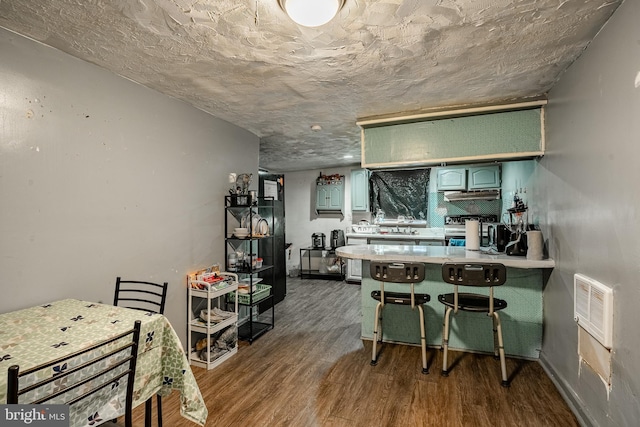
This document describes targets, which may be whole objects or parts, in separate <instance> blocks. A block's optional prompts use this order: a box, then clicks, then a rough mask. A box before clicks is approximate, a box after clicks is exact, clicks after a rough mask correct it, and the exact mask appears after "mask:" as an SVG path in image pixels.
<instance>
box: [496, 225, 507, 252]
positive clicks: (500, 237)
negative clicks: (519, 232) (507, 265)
mask: <svg viewBox="0 0 640 427" xmlns="http://www.w3.org/2000/svg"><path fill="white" fill-rule="evenodd" d="M495 233H496V234H495V237H494V239H495V242H496V250H497V251H498V252H504V250H505V248H506V247H507V244H508V243H509V242H510V241H511V230H509V227H507V226H506V225H504V224H498V225H497V226H496V231H495Z"/></svg>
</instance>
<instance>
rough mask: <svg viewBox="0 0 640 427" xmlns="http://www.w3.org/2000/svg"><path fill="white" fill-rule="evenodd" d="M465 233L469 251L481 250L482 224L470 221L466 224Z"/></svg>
mask: <svg viewBox="0 0 640 427" xmlns="http://www.w3.org/2000/svg"><path fill="white" fill-rule="evenodd" d="M464 232H465V236H464V238H465V240H466V246H467V250H470V251H477V250H479V249H480V223H479V222H478V221H475V220H468V221H466V222H465V223H464Z"/></svg>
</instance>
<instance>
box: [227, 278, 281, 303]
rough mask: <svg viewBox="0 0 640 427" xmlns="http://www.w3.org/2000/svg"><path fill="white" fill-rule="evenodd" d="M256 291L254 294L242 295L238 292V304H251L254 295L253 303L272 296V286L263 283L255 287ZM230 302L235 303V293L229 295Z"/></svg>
mask: <svg viewBox="0 0 640 427" xmlns="http://www.w3.org/2000/svg"><path fill="white" fill-rule="evenodd" d="M255 287H256V290H255V292H254V293H253V294H241V293H239V292H238V303H239V304H251V299H250V298H251V296H252V295H253V303H254V304H255V303H256V302H258V301H260V300H263V299H265V298H266V297H268V296H269V295H270V294H271V285H263V284H262V283H258V284H257V285H255ZM229 300H230V301H235V300H236V298H235V292H233V293H231V294H229Z"/></svg>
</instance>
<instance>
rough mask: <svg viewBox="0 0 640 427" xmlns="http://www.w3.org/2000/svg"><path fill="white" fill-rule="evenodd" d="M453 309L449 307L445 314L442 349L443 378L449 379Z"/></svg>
mask: <svg viewBox="0 0 640 427" xmlns="http://www.w3.org/2000/svg"><path fill="white" fill-rule="evenodd" d="M452 311H453V309H452V308H451V307H447V311H445V313H444V322H443V325H442V348H443V350H444V352H443V353H442V373H441V374H442V376H443V377H448V376H449V370H448V365H447V356H448V354H449V326H450V325H449V321H450V319H451V312H452Z"/></svg>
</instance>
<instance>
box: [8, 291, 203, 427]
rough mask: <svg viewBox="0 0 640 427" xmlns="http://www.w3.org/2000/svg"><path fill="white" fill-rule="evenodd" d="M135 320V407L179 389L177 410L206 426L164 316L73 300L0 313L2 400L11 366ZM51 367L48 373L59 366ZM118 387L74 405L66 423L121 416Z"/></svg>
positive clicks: (56, 353)
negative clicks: (137, 332) (137, 342)
mask: <svg viewBox="0 0 640 427" xmlns="http://www.w3.org/2000/svg"><path fill="white" fill-rule="evenodd" d="M136 320H141V321H142V325H141V332H140V346H139V350H138V364H137V369H136V377H135V382H134V402H133V405H134V406H137V405H139V404H141V403H143V402H145V401H146V400H147V399H148V398H149V397H151V396H153V395H154V394H156V393H158V394H160V395H163V396H166V395H168V394H170V393H171V390H173V389H175V390H179V391H180V402H181V407H180V414H181V415H182V416H183V417H184V418H186V419H188V420H191V421H193V422H195V423H198V424H200V425H204V424H205V421H206V419H207V407H206V405H205V404H204V401H203V399H202V395H201V394H200V389H199V388H198V384H197V383H196V380H195V378H194V376H193V372H191V368H190V367H189V362H188V360H187V358H186V356H185V354H184V351H183V348H182V344H181V343H180V340H179V339H178V337H177V335H176V333H175V331H174V330H173V327H172V326H171V324H170V323H169V321H168V320H167V319H166V317H164V316H162V315H160V314H149V313H145V312H143V311H139V310H131V309H126V308H122V307H114V306H112V305H106V304H98V303H92V302H87V301H80V300H74V299H67V300H62V301H56V302H52V303H50V304H44V305H42V306H36V307H31V308H27V309H24V310H19V311H14V312H11V313H6V314H0V403H6V392H7V369H8V368H9V366H11V365H19V366H20V369H21V370H24V369H28V368H31V367H34V366H38V365H40V364H42V363H44V362H46V361H49V360H53V359H57V358H59V357H63V356H65V355H67V354H71V353H73V352H75V351H78V350H81V349H83V348H86V347H88V346H90V345H92V344H95V343H97V342H99V341H102V340H105V339H107V338H109V337H112V336H114V335H117V334H118V333H120V332H124V331H126V330H127V329H130V328H132V327H133V324H134V322H135V321H136ZM52 368H53V371H52V373H51V374H52V375H53V373H54V371H56V370H59V369H60V367H55V366H54V367H52ZM52 386H53V387H55V382H54V384H53V385H52ZM120 389H123V390H122V393H120V394H118V393H115V392H113V391H109V392H106V394H105V395H104V396H102V398H101V399H102V401H96V400H99V399H100V398H97V399H94V400H93V401H87V402H83V403H82V405H77V406H74V407H73V409H72V411H71V413H70V415H71V423H70V425H71V426H72V427H75V426H91V425H95V424H96V423H99V422H100V421H101V420H109V419H112V418H115V417H116V416H119V415H122V414H123V413H124V400H123V393H124V387H120Z"/></svg>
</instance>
